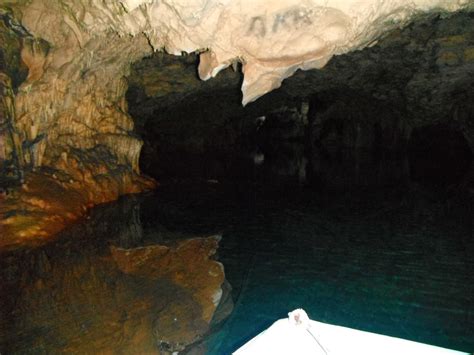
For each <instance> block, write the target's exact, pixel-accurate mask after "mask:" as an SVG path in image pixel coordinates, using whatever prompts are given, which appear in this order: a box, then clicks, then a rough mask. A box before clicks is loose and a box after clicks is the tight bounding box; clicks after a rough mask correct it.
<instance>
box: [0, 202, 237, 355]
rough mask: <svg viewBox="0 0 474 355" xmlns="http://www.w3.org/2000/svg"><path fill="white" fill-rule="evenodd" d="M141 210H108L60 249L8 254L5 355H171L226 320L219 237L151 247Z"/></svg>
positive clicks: (0, 329)
mask: <svg viewBox="0 0 474 355" xmlns="http://www.w3.org/2000/svg"><path fill="white" fill-rule="evenodd" d="M138 206H139V204H138V203H137V202H136V201H134V200H124V201H121V202H120V205H119V206H112V207H111V208H107V206H104V207H101V208H99V209H98V210H97V211H95V213H93V215H92V218H91V219H90V220H88V221H87V222H86V223H84V224H82V225H77V226H75V227H73V228H72V229H71V230H70V231H68V232H66V233H65V234H64V235H63V236H62V238H61V239H60V240H59V241H57V242H54V243H51V244H49V245H47V246H45V247H42V248H38V249H36V250H33V251H32V250H28V251H25V252H22V251H17V252H12V253H8V254H7V253H3V254H2V255H1V258H0V266H1V268H0V285H1V286H0V352H2V353H26V352H31V353H58V352H61V353H140V354H142V353H147V354H148V353H159V351H169V352H173V351H181V350H183V349H185V348H187V347H189V346H190V345H191V344H193V343H194V342H196V341H198V340H199V339H201V338H202V337H203V336H204V335H205V334H206V332H208V330H209V326H210V323H211V320H213V319H214V318H215V317H216V318H219V317H222V315H223V314H222V313H221V314H217V315H216V314H215V311H216V307H217V306H218V305H219V304H220V302H221V299H223V298H224V297H223V290H225V287H226V286H225V285H224V281H225V279H224V270H223V267H222V265H221V264H220V263H219V262H217V261H214V260H212V257H213V255H214V253H215V252H216V249H217V247H218V242H219V240H220V238H219V237H209V238H193V239H184V240H181V239H180V240H179V241H175V242H174V243H172V245H171V244H170V245H168V246H164V245H157V244H151V245H150V244H149V243H150V242H152V240H146V238H147V236H145V235H143V229H142V228H141V223H140V220H139V217H138V215H139V210H137V208H138ZM133 211H136V212H135V213H134V212H133ZM124 217H127V218H124ZM137 230H139V231H141V232H140V233H141V234H140V233H139V234H138V235H136V234H135V233H136V232H137ZM144 243H148V245H144ZM110 245H112V247H109V246H110ZM130 245H134V246H135V247H134V248H132V249H124V248H123V246H125V247H128V246H130ZM227 312H228V310H227ZM164 353H167V352H164Z"/></svg>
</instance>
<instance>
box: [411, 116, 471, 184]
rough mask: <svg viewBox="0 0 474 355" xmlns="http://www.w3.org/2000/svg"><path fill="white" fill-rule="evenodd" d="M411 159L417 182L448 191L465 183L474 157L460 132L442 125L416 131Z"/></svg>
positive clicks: (412, 143) (412, 176)
mask: <svg viewBox="0 0 474 355" xmlns="http://www.w3.org/2000/svg"><path fill="white" fill-rule="evenodd" d="M408 158H409V162H410V176H411V178H412V179H413V180H414V181H416V182H419V183H425V184H432V185H438V186H444V187H446V186H449V185H452V184H456V183H460V182H461V181H462V179H463V177H464V176H466V174H467V173H468V172H469V170H470V169H471V165H472V160H473V155H472V152H471V149H470V148H469V144H468V142H467V140H466V139H465V138H464V136H463V134H462V133H461V132H460V131H459V130H456V129H453V128H451V127H449V126H448V125H445V124H444V125H443V124H440V125H430V126H426V127H421V128H416V129H414V130H413V133H412V135H411V137H410V142H409V154H408Z"/></svg>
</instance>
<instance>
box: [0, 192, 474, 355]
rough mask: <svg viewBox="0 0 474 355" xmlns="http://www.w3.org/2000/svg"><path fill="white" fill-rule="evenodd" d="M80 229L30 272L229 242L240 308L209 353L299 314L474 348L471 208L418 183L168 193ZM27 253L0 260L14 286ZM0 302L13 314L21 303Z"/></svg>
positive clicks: (227, 258)
mask: <svg viewBox="0 0 474 355" xmlns="http://www.w3.org/2000/svg"><path fill="white" fill-rule="evenodd" d="M130 206H131V207H130ZM94 215H95V216H96V217H94ZM72 229H73V231H74V233H72V232H71V231H66V232H65V233H64V235H63V236H62V237H61V238H59V239H58V241H56V242H53V243H51V244H50V245H48V246H46V247H44V248H43V249H44V250H45V251H44V253H45V254H47V255H50V260H49V262H48V263H47V265H46V266H44V264H45V263H44V262H39V264H40V265H43V266H42V267H40V268H38V266H37V264H38V262H37V263H36V264H35V263H33V266H29V267H32V268H34V269H35V270H36V272H38V273H41V272H43V273H48V272H50V271H49V270H50V269H51V267H52V266H50V265H54V264H55V261H54V260H51V259H54V258H55V259H57V264H58V265H62V266H61V267H62V268H66V267H67V266H66V265H69V264H70V263H74V262H76V261H75V260H78V259H80V260H83V259H84V258H85V259H86V260H85V261H81V263H82V264H87V265H89V264H90V263H91V262H90V261H89V260H95V258H99V257H100V254H103V253H104V249H107V247H106V245H108V244H109V243H114V244H115V245H119V246H122V247H127V248H129V247H135V246H141V245H147V244H153V243H157V242H166V241H167V240H169V239H173V238H180V236H183V237H186V236H190V235H207V234H213V233H216V232H219V233H222V241H221V244H220V248H219V251H218V259H219V260H220V261H221V262H222V263H223V264H224V267H225V272H226V278H227V280H228V281H229V283H230V284H231V285H232V287H233V291H232V296H233V299H234V304H235V306H234V311H233V312H232V314H231V315H230V316H229V317H228V318H227V319H226V320H225V321H224V322H223V323H222V324H220V325H219V326H218V327H217V328H215V329H213V332H212V333H211V334H210V335H209V336H208V337H207V338H206V340H205V341H204V342H203V345H204V346H205V348H207V349H208V353H209V354H228V353H231V352H232V351H233V350H235V349H237V348H238V347H239V346H241V345H243V344H244V343H245V342H246V341H247V340H249V339H251V338H252V337H254V336H255V335H257V334H258V333H259V332H260V331H262V330H264V329H265V328H267V327H268V326H270V325H271V324H272V323H273V322H274V321H275V320H277V319H279V318H283V317H286V314H287V313H288V312H289V311H291V310H293V309H295V308H299V307H301V308H304V309H305V310H306V311H307V312H308V314H309V316H310V318H312V319H314V320H318V321H323V322H328V323H332V324H337V325H342V326H348V327H353V328H357V329H361V330H367V331H371V332H376V333H381V334H386V335H391V336H397V337H401V338H405V339H410V340H415V341H419V342H423V343H428V344H433V345H438V346H443V347H447V348H452V349H457V350H463V351H473V350H474V272H473V271H474V258H473V255H474V232H473V209H472V206H470V205H462V206H450V205H448V204H447V203H446V202H445V201H444V200H443V199H442V198H441V199H440V197H439V196H438V195H436V194H433V193H428V192H426V191H424V190H423V189H421V188H418V187H414V186H413V185H412V186H411V187H407V186H405V187H399V188H394V187H391V188H385V189H376V190H369V189H347V190H334V191H331V192H328V191H326V192H322V191H317V190H314V189H309V188H305V187H297V188H296V187H285V186H279V187H265V188H263V187H262V186H257V185H254V184H220V183H208V184H196V183H180V184H165V185H162V186H161V187H160V188H159V189H158V190H157V191H156V193H154V194H152V195H148V196H145V197H139V198H138V197H128V198H124V199H122V200H121V201H119V202H117V203H115V204H111V205H109V206H105V207H99V208H98V209H97V210H96V211H95V212H92V213H91V219H90V220H88V221H84V222H83V223H82V224H78V225H76V226H74V227H73V228H72ZM68 233H69V234H68ZM86 246H87V247H86ZM22 253H23V254H21V255H20V256H16V257H13V256H10V257H9V258H10V259H9V260H10V261H8V260H7V259H5V258H4V259H3V261H2V262H1V263H2V267H3V270H4V271H5V270H7V268H9V269H11V270H12V271H11V272H10V274H11V275H10V280H12V279H15V277H14V275H15V273H16V272H17V273H20V274H22V275H23V276H22V277H23V279H24V278H25V276H24V274H25V271H24V270H23V271H21V270H20V271H18V270H17V271H15V270H16V269H15V266H14V264H15V263H17V262H18V258H23V259H24V260H28V255H31V254H34V253H38V252H30V251H28V250H26V251H22ZM96 254H97V255H96ZM52 255H55V256H54V257H53V258H51V256H52ZM84 255H86V256H84ZM42 258H43V257H36V259H37V260H40V259H42ZM31 264H32V263H31V262H29V261H28V262H26V263H24V264H23V266H22V267H21V268H28V265H31ZM17 268H18V267H17ZM14 269H15V270H14ZM38 269H39V270H38ZM42 269H45V270H42ZM80 270H82V269H80ZM77 273H78V272H77V271H74V270H73V271H71V274H72V275H73V276H74V275H75V274H77ZM4 274H5V272H4ZM52 274H53V275H54V274H55V273H54V272H53V273H52ZM84 274H86V276H87V277H88V278H91V277H90V276H88V275H89V274H91V275H92V274H93V279H94V282H91V283H88V284H93V285H95V284H97V285H99V287H101V288H102V289H104V290H106V291H107V292H109V293H110V292H111V291H110V287H109V286H107V285H104V282H105V283H107V282H108V281H107V282H106V281H104V282H103V281H100V280H101V278H100V277H98V276H96V274H97V271H94V272H93V273H89V272H87V273H84V272H82V271H81V273H80V277H81V278H83V277H84ZM97 278H99V281H96V279H97ZM108 278H109V276H107V277H104V279H108ZM65 279H67V278H65ZM3 280H5V279H3ZM114 282H116V283H118V284H122V283H123V284H125V283H124V282H123V281H114ZM127 282H129V281H127ZM126 285H128V283H127V284H125V286H124V287H126ZM114 287H115V286H114ZM18 292H19V293H20V292H21V290H18ZM81 292H83V291H81ZM101 292H102V291H101ZM104 292H105V291H104ZM9 297H10V298H13V297H14V295H11V294H10V295H9ZM111 297H112V295H111ZM127 297H128V298H127V299H126V301H127V302H129V298H130V297H138V298H139V297H140V289H139V288H138V289H136V290H135V291H134V293H133V295H132V296H130V295H127ZM0 303H1V306H2V307H3V308H5V307H10V308H14V307H15V306H14V301H11V302H9V301H8V300H7V301H5V300H4V301H2V302H0ZM33 305H34V303H33ZM66 308H67V307H66ZM76 311H77V310H76ZM9 322H10V321H9ZM11 322H14V321H13V320H12V321H11ZM25 322H26V321H25ZM0 323H2V322H0ZM4 323H5V324H6V325H5V324H4V325H3V327H4V329H3V330H2V329H1V327H0V332H2V334H1V335H2V336H0V340H2V342H0V346H1V345H3V346H4V347H5V349H7V350H8V349H17V351H11V352H16V353H22V352H21V351H20V350H21V349H22V348H21V347H16V346H15V344H14V343H15V341H16V339H15V338H18V339H20V338H21V336H22V326H23V325H22V324H23V323H21V322H20V323H18V322H17V323H15V327H14V328H12V329H11V330H10V331H8V330H6V328H7V327H8V326H9V323H8V322H4ZM7 323H8V324H7ZM0 326H1V324H0ZM42 331H44V330H42ZM38 332H39V330H38ZM2 337H3V339H2ZM5 338H8V339H5ZM19 341H20V340H19ZM18 349H20V350H18ZM7 353H10V352H8V351H7ZM31 353H34V352H31ZM37 353H39V352H37ZM43 353H47V351H45V352H43Z"/></svg>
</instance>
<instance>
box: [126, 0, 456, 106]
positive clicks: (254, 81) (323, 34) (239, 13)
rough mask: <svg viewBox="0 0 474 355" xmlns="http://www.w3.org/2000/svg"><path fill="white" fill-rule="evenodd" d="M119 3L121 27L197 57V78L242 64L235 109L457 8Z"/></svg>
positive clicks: (392, 1)
mask: <svg viewBox="0 0 474 355" xmlns="http://www.w3.org/2000/svg"><path fill="white" fill-rule="evenodd" d="M188 3H189V1H183V0H181V1H167V2H158V1H124V4H125V5H126V8H127V9H128V11H129V14H127V15H125V16H124V17H123V19H124V24H125V26H126V28H128V31H129V32H131V33H132V34H135V33H140V32H145V33H146V34H147V36H148V38H149V40H150V43H151V44H152V45H153V47H154V48H162V47H164V48H165V50H166V51H168V52H169V53H173V54H180V53H181V52H182V51H185V52H193V51H203V52H204V53H202V54H201V62H200V65H199V75H200V77H201V79H204V80H206V79H209V78H211V77H213V76H215V75H216V74H217V73H218V72H219V71H220V70H222V69H223V68H226V67H228V66H229V65H231V64H232V63H234V62H236V61H239V62H242V63H243V72H244V77H245V78H244V82H243V85H242V92H243V103H244V104H246V103H248V102H250V101H253V100H255V99H256V98H258V97H260V96H261V95H263V94H265V93H266V92H268V91H271V90H272V89H274V88H277V87H279V86H280V84H281V82H282V80H283V79H285V78H287V77H289V76H290V75H292V74H293V73H294V72H295V71H296V70H297V69H312V68H321V67H323V66H324V65H325V64H326V63H327V62H328V60H329V59H330V58H331V57H332V56H333V55H335V54H341V53H346V52H348V51H351V50H355V49H359V48H362V47H365V46H367V45H369V44H371V43H372V42H373V41H374V40H376V39H377V38H378V37H380V36H381V35H382V34H383V33H384V32H386V31H388V30H390V29H392V28H393V27H396V26H400V25H402V24H403V23H405V21H406V20H408V19H410V18H411V17H412V16H413V15H414V14H415V13H416V12H417V11H419V10H421V11H426V10H429V9H433V8H442V9H444V10H456V9H459V8H460V7H462V3H461V2H460V1H426V0H418V1H406V0H385V1H359V0H345V1H344V0H332V1H331V0H330V1H303V2H302V1H296V0H279V1H269V0H256V1H254V0H252V1H248V0H240V1H229V0H227V1H225V0H221V1H218V0H214V1H197V2H196V1H194V2H191V3H192V5H189V4H188Z"/></svg>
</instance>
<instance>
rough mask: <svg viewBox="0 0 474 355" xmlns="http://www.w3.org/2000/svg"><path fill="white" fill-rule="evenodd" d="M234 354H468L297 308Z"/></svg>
mask: <svg viewBox="0 0 474 355" xmlns="http://www.w3.org/2000/svg"><path fill="white" fill-rule="evenodd" d="M234 354H235V355H265V354H269V355H270V354H271V355H279V354H282V355H283V354H285V355H306V354H308V355H309V354H311V355H348V354H350V355H461V354H465V355H469V354H468V353H464V352H460V351H455V350H449V349H444V348H440V347H437V346H433V345H427V344H422V343H417V342H414V341H410V340H404V339H400V338H395V337H390V336H386V335H380V334H375V333H370V332H365V331H361V330H356V329H351V328H346V327H341V326H336V325H331V324H326V323H321V322H316V321H313V320H310V319H309V318H308V315H307V314H306V312H305V311H304V310H302V309H297V310H295V311H293V312H290V313H289V314H288V318H287V319H280V320H278V321H276V322H275V323H273V325H272V326H271V327H270V328H268V329H267V330H265V331H263V332H262V333H260V334H259V335H257V336H256V337H255V338H253V339H252V340H250V341H249V342H248V343H246V344H245V345H244V346H242V347H241V348H240V349H238V350H237V351H235V352H234Z"/></svg>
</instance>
